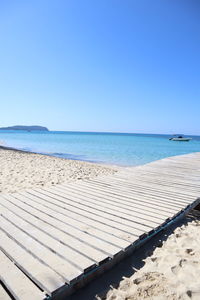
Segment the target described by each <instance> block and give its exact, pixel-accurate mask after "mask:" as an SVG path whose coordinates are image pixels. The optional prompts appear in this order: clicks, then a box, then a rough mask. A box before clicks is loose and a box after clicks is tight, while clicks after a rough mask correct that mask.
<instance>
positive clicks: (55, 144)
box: [0, 131, 200, 166]
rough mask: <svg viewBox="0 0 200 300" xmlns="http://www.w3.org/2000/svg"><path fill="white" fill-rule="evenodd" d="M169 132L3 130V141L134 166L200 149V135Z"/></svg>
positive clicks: (43, 150) (73, 156)
mask: <svg viewBox="0 0 200 300" xmlns="http://www.w3.org/2000/svg"><path fill="white" fill-rule="evenodd" d="M169 137H170V136H168V135H150V134H124V133H87V132H58V131H51V132H25V131H0V143H1V144H2V143H3V144H4V145H5V146H9V147H14V148H18V149H22V150H28V151H33V152H38V153H45V154H49V155H54V156H58V157H64V158H71V159H76V160H85V161H92V162H99V163H107V164H115V165H122V166H134V165H140V164H145V163H147V162H151V161H154V160H158V159H161V158H164V157H168V156H173V155H180V154H185V153H191V152H198V151H200V137H199V136H193V140H192V141H190V142H174V141H169V140H168V139H169Z"/></svg>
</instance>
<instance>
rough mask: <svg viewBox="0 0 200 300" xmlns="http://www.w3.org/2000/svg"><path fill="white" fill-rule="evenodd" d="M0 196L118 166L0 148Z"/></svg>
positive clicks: (114, 169) (90, 175)
mask: <svg viewBox="0 0 200 300" xmlns="http://www.w3.org/2000/svg"><path fill="white" fill-rule="evenodd" d="M0 165H1V170H0V193H1V192H3V193H14V192H17V191H20V190H27V189H30V188H40V187H44V186H45V187H50V186H53V185H57V184H61V183H65V182H69V181H76V180H81V179H91V178H95V177H97V176H100V175H109V174H114V173H115V172H117V171H118V170H119V169H120V167H116V166H110V165H109V166H108V165H103V164H97V163H91V162H86V161H79V160H71V159H66V158H59V157H55V156H51V155H46V154H39V153H35V152H29V151H23V150H20V149H14V148H11V147H6V146H0Z"/></svg>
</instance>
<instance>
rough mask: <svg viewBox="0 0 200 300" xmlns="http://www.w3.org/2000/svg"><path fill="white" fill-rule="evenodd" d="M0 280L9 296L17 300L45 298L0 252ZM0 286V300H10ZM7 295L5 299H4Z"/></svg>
mask: <svg viewBox="0 0 200 300" xmlns="http://www.w3.org/2000/svg"><path fill="white" fill-rule="evenodd" d="M0 262H1V271H0V280H1V281H2V282H3V283H4V284H5V286H6V287H7V289H8V290H9V291H10V293H11V295H13V296H14V298H15V299H18V300H27V299H29V300H36V299H43V298H45V294H44V293H43V292H42V291H41V290H40V289H39V288H38V287H37V286H36V285H35V284H34V283H33V282H32V281H31V280H30V279H29V278H28V277H27V276H26V275H25V274H24V273H23V272H22V271H21V270H20V269H19V268H18V267H17V266H16V265H15V264H14V263H13V262H12V261H11V260H10V259H9V258H8V257H7V256H6V255H5V254H4V253H3V252H2V251H1V250H0ZM2 290H3V288H2V286H0V299H2V300H6V299H11V298H10V297H9V296H8V294H7V293H6V292H5V290H4V294H3V292H2ZM6 295H7V298H6Z"/></svg>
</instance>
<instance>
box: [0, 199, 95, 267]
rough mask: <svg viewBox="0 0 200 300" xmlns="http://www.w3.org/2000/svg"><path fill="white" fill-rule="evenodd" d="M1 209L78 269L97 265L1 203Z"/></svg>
mask: <svg viewBox="0 0 200 300" xmlns="http://www.w3.org/2000/svg"><path fill="white" fill-rule="evenodd" d="M0 211H1V214H2V216H4V217H5V218H6V219H7V220H8V221H9V222H11V223H14V225H15V226H17V227H18V228H19V229H20V230H22V231H24V232H25V233H26V234H28V235H29V236H31V237H32V238H34V239H35V240H36V241H37V242H39V243H40V244H42V245H43V246H44V247H46V248H47V249H49V250H51V251H52V252H54V253H55V254H57V255H59V256H60V257H61V258H63V259H64V260H67V261H69V262H70V264H72V265H74V266H75V267H76V268H77V269H79V270H81V271H82V272H84V271H86V270H87V269H89V268H91V266H95V265H96V264H95V262H94V261H93V260H91V259H89V258H87V257H85V256H83V255H81V254H79V253H78V252H77V251H74V250H72V249H71V248H69V247H66V246H65V245H63V244H61V243H60V242H58V241H57V240H55V239H53V238H52V237H51V236H49V235H47V234H46V233H44V232H43V231H41V230H40V229H38V228H37V227H35V226H33V225H31V224H30V223H29V222H26V221H24V220H23V219H21V218H20V217H18V216H16V215H15V214H14V213H12V212H11V211H9V210H8V209H6V208H5V207H3V206H1V204H0Z"/></svg>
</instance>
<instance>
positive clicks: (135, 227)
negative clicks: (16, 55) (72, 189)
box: [28, 190, 152, 237]
mask: <svg viewBox="0 0 200 300" xmlns="http://www.w3.org/2000/svg"><path fill="white" fill-rule="evenodd" d="M29 194H31V195H32V196H33V191H30V192H29ZM34 194H35V197H36V198H37V199H38V197H40V203H43V204H42V205H43V206H45V209H48V208H50V207H51V208H50V209H51V210H53V211H54V212H56V213H57V214H58V215H60V216H61V217H65V218H68V213H67V214H66V213H65V211H64V210H62V208H59V206H58V204H57V207H55V205H53V204H50V201H52V202H54V201H55V200H56V198H59V197H61V196H59V195H53V198H52V197H50V196H45V195H43V193H38V192H36V191H35V190H34ZM39 194H40V196H39ZM28 197H30V196H29V195H28ZM44 198H45V199H48V202H49V203H48V205H47V202H46V201H45V200H44ZM31 199H32V198H31ZM37 199H35V200H34V201H37ZM61 199H63V197H61ZM28 201H29V200H28ZM44 201H45V202H44ZM66 201H67V199H66ZM69 201H70V200H69ZM71 201H72V200H71ZM79 207H80V206H77V205H73V204H71V205H67V203H65V204H64V203H63V208H65V210H67V211H70V218H71V222H73V223H74V222H75V221H76V220H77V219H79V220H80V217H84V216H85V217H87V218H88V219H91V220H93V221H99V226H100V227H99V228H101V224H105V225H107V226H110V227H111V228H115V229H117V230H121V231H124V232H127V233H129V234H132V235H133V237H134V236H139V234H141V233H142V232H143V230H144V228H146V230H148V229H151V228H152V226H149V225H146V226H145V225H143V224H141V223H139V222H137V219H136V222H135V223H134V224H133V223H132V222H128V221H127V220H124V219H123V218H120V217H118V216H115V215H110V214H109V213H106V212H103V211H98V210H95V209H94V210H93V209H92V208H91V209H88V207H86V209H81V208H79ZM73 212H74V213H75V214H77V215H75V216H74V217H75V218H76V219H72V213H73ZM76 222H77V221H76ZM127 223H128V224H127Z"/></svg>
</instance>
